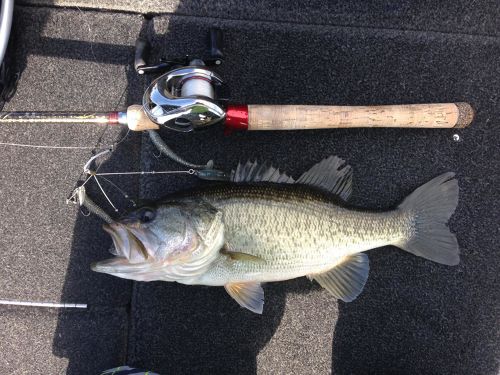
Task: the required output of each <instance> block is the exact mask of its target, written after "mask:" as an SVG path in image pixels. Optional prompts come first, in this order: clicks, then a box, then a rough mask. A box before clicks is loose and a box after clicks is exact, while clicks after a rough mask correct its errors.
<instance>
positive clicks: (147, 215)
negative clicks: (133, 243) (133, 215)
mask: <svg viewBox="0 0 500 375" xmlns="http://www.w3.org/2000/svg"><path fill="white" fill-rule="evenodd" d="M138 216H139V220H140V221H141V223H149V222H151V221H153V220H154V218H155V217H156V212H155V211H154V210H153V209H151V208H147V207H145V208H143V209H141V211H140V212H139V215H138Z"/></svg>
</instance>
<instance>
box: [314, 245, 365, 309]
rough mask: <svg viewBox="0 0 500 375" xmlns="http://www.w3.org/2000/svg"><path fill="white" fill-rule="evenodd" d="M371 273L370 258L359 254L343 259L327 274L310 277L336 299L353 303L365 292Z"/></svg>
mask: <svg viewBox="0 0 500 375" xmlns="http://www.w3.org/2000/svg"><path fill="white" fill-rule="evenodd" d="M369 271H370V263H369V261H368V256H367V255H366V254H362V253H359V254H356V255H351V256H347V257H343V258H341V259H340V261H339V263H338V264H337V265H336V266H335V267H333V268H332V269H330V270H328V271H327V272H324V273H320V274H312V275H308V277H309V278H312V279H314V280H316V281H317V282H318V283H319V285H321V286H322V287H323V288H325V289H326V290H327V291H328V292H330V294H332V295H333V296H334V297H335V298H337V299H341V300H342V301H344V302H351V301H353V300H355V299H356V297H357V296H358V295H359V294H360V293H361V291H362V290H363V288H364V286H365V284H366V280H367V279H368V273H369Z"/></svg>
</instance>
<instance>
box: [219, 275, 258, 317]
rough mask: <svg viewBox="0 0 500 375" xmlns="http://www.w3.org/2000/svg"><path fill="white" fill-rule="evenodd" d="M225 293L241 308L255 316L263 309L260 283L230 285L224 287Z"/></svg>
mask: <svg viewBox="0 0 500 375" xmlns="http://www.w3.org/2000/svg"><path fill="white" fill-rule="evenodd" d="M224 288H226V291H227V292H228V293H229V295H230V296H231V297H233V298H234V300H235V301H236V302H238V304H239V305H240V306H241V307H244V308H246V309H248V310H250V311H253V312H254V313H257V314H262V310H263V309H264V290H263V289H262V286H261V285H260V283H257V282H248V283H230V284H226V285H224Z"/></svg>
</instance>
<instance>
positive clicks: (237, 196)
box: [92, 156, 459, 313]
mask: <svg viewBox="0 0 500 375" xmlns="http://www.w3.org/2000/svg"><path fill="white" fill-rule="evenodd" d="M453 177H454V174H453V173H450V172H448V173H444V174H442V175H440V176H438V177H436V178H434V179H433V180H431V181H429V182H428V183H426V184H425V185H423V186H421V187H420V188H418V189H417V190H415V191H414V192H413V193H412V194H411V195H410V196H408V197H407V198H406V199H405V200H404V201H403V202H402V203H401V204H400V205H399V206H398V207H397V208H396V209H393V210H389V211H385V212H368V211H363V210H360V209H358V208H351V207H349V206H348V205H347V204H346V201H347V199H348V198H349V195H350V194H351V190H352V169H351V167H350V166H348V165H345V163H344V161H343V160H342V159H340V158H338V157H335V156H331V157H329V158H327V159H325V160H323V161H322V162H320V163H318V164H316V165H315V166H313V167H312V168H311V169H310V170H309V171H307V172H305V173H304V174H303V175H302V176H301V177H300V178H299V179H298V180H296V181H295V180H294V179H293V178H291V177H289V176H288V175H286V174H285V173H281V172H280V171H279V170H277V169H275V168H273V167H267V166H265V165H258V164H257V163H247V164H246V165H238V168H237V169H236V171H233V172H232V175H231V180H232V183H228V184H225V185H216V186H208V187H205V188H198V189H195V190H191V191H187V192H182V193H177V194H174V195H171V196H169V197H167V198H165V199H163V200H161V201H159V202H158V203H156V204H152V205H148V206H144V207H141V208H139V209H137V210H135V211H133V212H131V213H130V214H128V215H126V216H125V217H124V218H122V219H121V220H119V221H117V222H114V223H112V224H109V225H105V226H104V229H105V230H106V231H107V232H109V233H110V235H111V237H112V239H113V242H114V249H113V251H112V253H113V254H114V255H116V257H115V258H112V259H108V260H105V261H102V262H98V263H96V264H94V265H93V266H92V269H93V270H94V271H98V272H104V273H108V274H111V275H115V276H119V277H123V278H127V279H133V280H142V281H152V280H164V281H176V282H179V283H182V284H190V285H195V284H198V285H211V286H224V287H225V288H226V290H227V292H228V293H229V294H230V295H231V297H233V298H234V299H235V300H236V301H237V302H238V303H239V304H240V305H241V306H243V307H245V308H248V309H249V310H251V311H253V312H256V313H262V311H263V305H264V292H263V289H262V287H261V283H264V282H271V281H282V280H288V279H293V278H297V277H301V276H308V277H309V278H311V279H314V280H316V281H317V282H318V283H319V284H320V285H321V286H323V287H324V288H325V289H326V290H328V291H329V292H330V293H331V294H332V295H333V296H334V297H336V298H338V299H341V300H343V301H346V302H349V301H352V300H354V299H355V298H356V297H357V296H358V295H359V294H360V293H361V291H362V289H363V287H364V285H365V283H366V280H367V278H368V271H369V262H368V257H367V255H366V254H364V253H363V252H364V251H367V250H370V249H374V248H377V247H381V246H386V245H394V246H397V247H399V248H401V249H403V250H406V251H407V252H410V253H412V254H414V255H417V256H420V257H423V258H426V259H429V260H432V261H435V262H438V263H442V264H446V265H456V264H458V263H459V254H458V252H459V251H458V243H457V240H456V237H455V235H454V234H452V233H451V232H450V231H449V229H448V227H447V222H448V219H449V218H450V216H451V215H452V214H453V212H454V211H455V208H456V206H457V204H458V183H457V180H456V179H454V178H453Z"/></svg>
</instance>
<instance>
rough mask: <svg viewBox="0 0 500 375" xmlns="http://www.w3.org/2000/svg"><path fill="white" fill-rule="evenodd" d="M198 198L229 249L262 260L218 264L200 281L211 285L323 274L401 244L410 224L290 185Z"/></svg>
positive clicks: (404, 217)
mask: <svg viewBox="0 0 500 375" xmlns="http://www.w3.org/2000/svg"><path fill="white" fill-rule="evenodd" d="M201 196H202V198H203V199H204V200H206V201H207V202H209V203H210V204H211V205H213V206H214V207H215V208H217V209H218V210H220V211H221V212H222V213H223V217H224V229H225V233H224V237H225V242H226V244H227V246H228V247H229V248H230V249H231V250H232V251H236V252H242V253H245V254H250V255H253V256H256V257H258V258H261V259H262V260H264V262H255V261H251V260H248V261H244V260H241V261H240V260H238V261H232V260H225V261H222V262H220V263H218V264H217V265H216V266H215V267H213V268H212V269H211V270H209V271H208V273H207V274H206V275H204V277H203V281H204V282H209V283H210V284H212V285H215V284H218V285H223V284H226V283H228V282H242V281H248V280H252V281H280V280H287V279H290V278H294V277H299V276H303V275H305V274H315V273H321V272H325V271H326V270H328V269H330V268H332V265H335V264H336V262H337V261H338V260H339V258H342V257H345V256H347V255H351V254H354V253H358V252H361V251H365V250H368V249H372V248H375V247H380V246H384V245H388V244H391V243H395V242H398V241H400V240H402V239H404V236H405V235H407V233H409V232H410V231H411V225H412V223H411V218H410V217H409V216H408V215H406V214H404V213H402V212H400V211H397V210H395V211H389V212H381V213H372V212H366V211H361V210H352V209H349V208H347V207H341V206H338V205H336V204H333V203H331V201H332V199H334V197H328V196H327V195H326V194H321V193H320V192H318V191H316V190H314V189H309V188H306V187H300V188H298V187H297V186H293V185H292V186H288V185H276V184H261V185H240V186H230V187H228V188H224V187H218V188H215V189H214V190H213V191H205V192H204V193H203V194H202V195H201ZM329 198H330V199H329ZM209 279H211V280H209Z"/></svg>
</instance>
